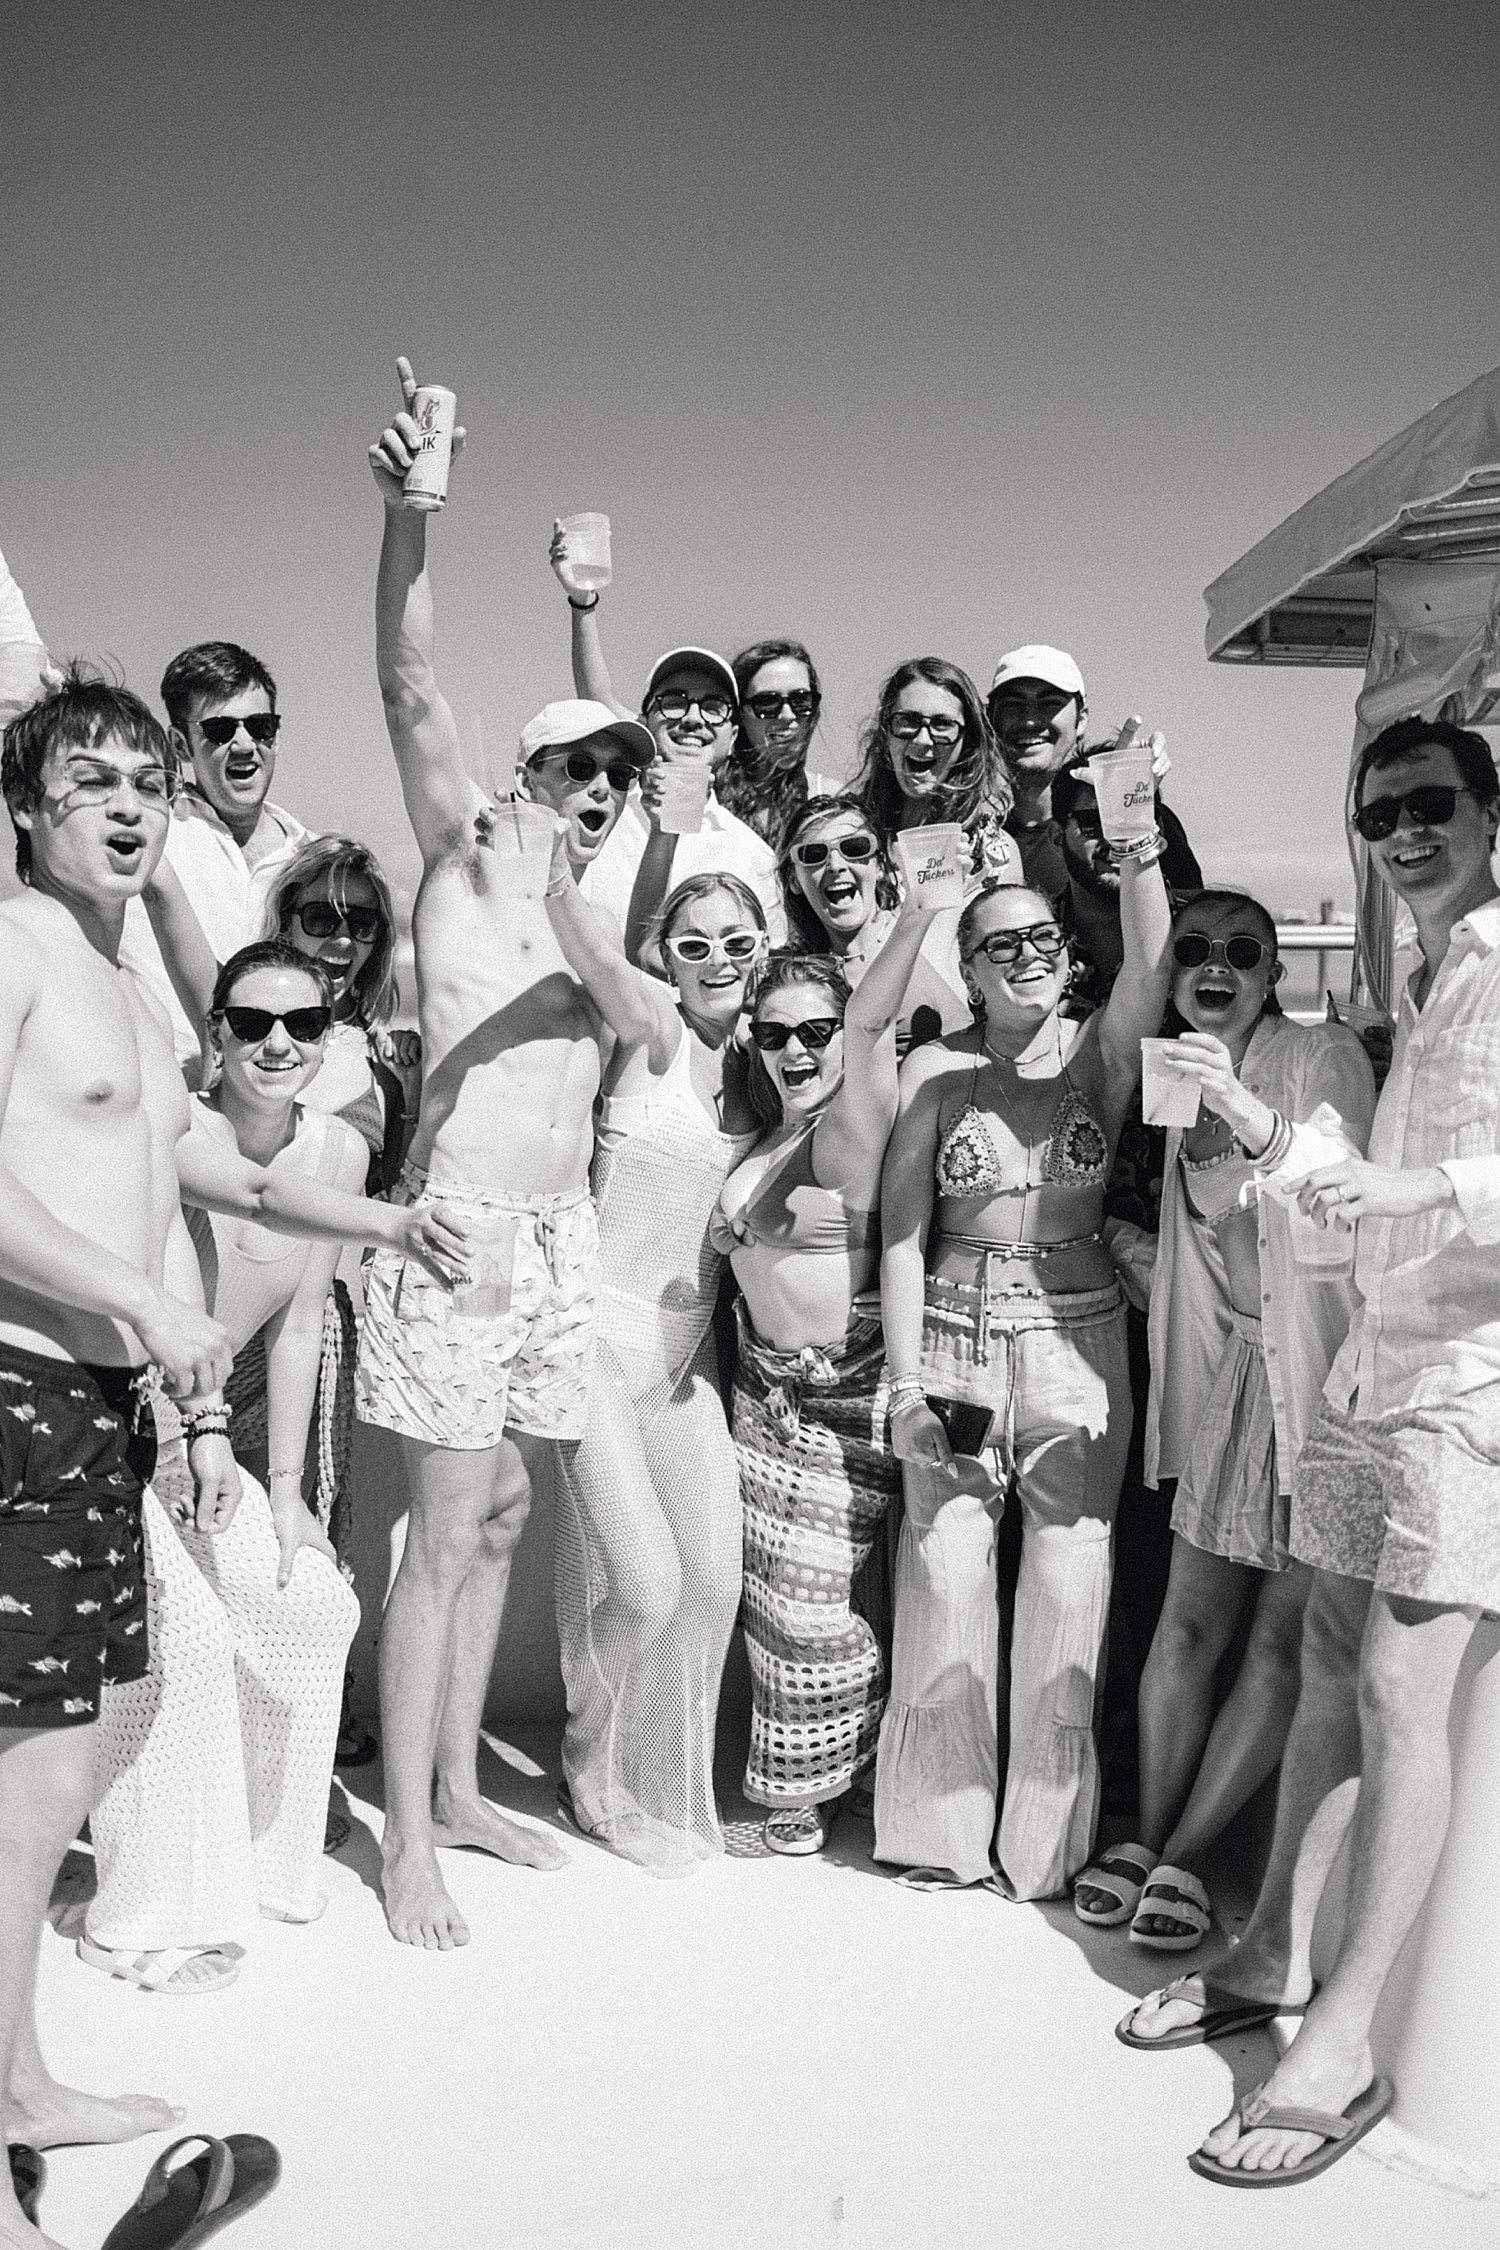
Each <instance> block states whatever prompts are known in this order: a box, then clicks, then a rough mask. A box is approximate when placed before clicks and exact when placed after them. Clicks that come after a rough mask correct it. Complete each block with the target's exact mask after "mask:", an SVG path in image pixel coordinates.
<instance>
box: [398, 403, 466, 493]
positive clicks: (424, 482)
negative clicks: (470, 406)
mask: <svg viewBox="0 0 1500 2250" xmlns="http://www.w3.org/2000/svg"><path fill="white" fill-rule="evenodd" d="M411 411H412V418H413V420H414V421H415V422H416V425H417V428H418V429H419V430H420V431H421V433H422V437H421V444H420V446H419V448H418V452H417V457H416V459H415V461H413V463H412V465H411V467H410V468H409V469H408V470H407V472H406V483H405V486H404V491H405V495H406V505H407V506H408V508H441V507H442V506H443V505H444V503H445V502H446V500H447V498H448V468H449V464H450V462H451V461H452V459H453V425H454V422H455V421H456V419H457V416H458V400H457V398H456V397H455V395H454V393H453V392H452V391H450V390H445V389H444V387H443V385H442V384H441V383H424V384H423V385H422V386H421V388H420V390H419V391H418V392H417V395H416V397H415V398H414V399H413V400H412V402H411Z"/></svg>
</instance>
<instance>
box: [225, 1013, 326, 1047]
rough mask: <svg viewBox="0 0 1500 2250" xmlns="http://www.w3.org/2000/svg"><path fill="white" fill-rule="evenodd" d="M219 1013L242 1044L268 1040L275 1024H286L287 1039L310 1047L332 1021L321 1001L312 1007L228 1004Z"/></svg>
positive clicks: (254, 1044) (246, 1044)
mask: <svg viewBox="0 0 1500 2250" xmlns="http://www.w3.org/2000/svg"><path fill="white" fill-rule="evenodd" d="M221 1013H222V1015H223V1018H224V1021H225V1022H226V1023H227V1024H228V1026H229V1028H230V1030H231V1031H232V1032H233V1033H234V1036H235V1038H236V1039H238V1040H239V1042H240V1044H241V1046H244V1047H254V1046H257V1045H258V1044H259V1042H260V1041H261V1040H262V1039H269V1038H270V1036H271V1030H272V1026H273V1025H275V1024H278V1023H279V1024H284V1025H285V1027H286V1035H287V1037H288V1039H290V1040H293V1041H294V1042H295V1043H296V1045H297V1046H299V1047H310V1046H313V1045H314V1044H315V1043H316V1042H317V1041H318V1040H319V1039H321V1038H323V1037H324V1036H325V1034H326V1032H327V1030H328V1027H329V1025H330V1024H331V1023H332V1021H333V1010H332V1009H331V1008H328V1007H324V1006H322V1005H321V1004H320V1005H319V1006H317V1007H315V1008H237V1007H233V1006H230V1007H228V1008H225V1009H223V1010H222V1011H221Z"/></svg>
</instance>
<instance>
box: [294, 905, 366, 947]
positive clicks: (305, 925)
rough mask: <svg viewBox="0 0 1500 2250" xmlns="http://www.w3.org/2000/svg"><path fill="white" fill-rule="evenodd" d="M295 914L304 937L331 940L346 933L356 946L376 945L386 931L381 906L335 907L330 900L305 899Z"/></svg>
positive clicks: (295, 909) (295, 910)
mask: <svg viewBox="0 0 1500 2250" xmlns="http://www.w3.org/2000/svg"><path fill="white" fill-rule="evenodd" d="M292 913H293V915H294V916H295V918H296V920H297V921H298V922H299V923H300V924H301V926H302V934H303V936H304V937H312V938H324V937H332V936H333V934H334V932H335V931H336V930H347V931H348V932H349V935H350V937H352V938H353V940H354V942H355V944H356V945H373V944H374V943H375V941H376V939H377V938H378V937H379V936H380V933H381V931H382V930H383V929H384V928H385V916H384V915H383V914H382V913H381V911H380V908H379V907H378V906H335V905H334V903H333V900H332V899H331V898H306V899H304V900H303V901H302V904H301V905H300V906H294V907H293V909H292Z"/></svg>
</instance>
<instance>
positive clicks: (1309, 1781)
mask: <svg viewBox="0 0 1500 2250" xmlns="http://www.w3.org/2000/svg"><path fill="white" fill-rule="evenodd" d="M1354 801H1355V806H1356V811H1355V816H1354V817H1355V822H1356V825H1357V826H1358V827H1359V829H1360V832H1361V834H1362V835H1363V836H1364V837H1365V839H1366V841H1367V843H1368V845H1369V848H1370V856H1371V860H1372V862H1373V864H1374V866H1375V868H1376V870H1377V872H1378V873H1379V875H1380V876H1381V878H1382V880H1383V881H1384V882H1386V883H1388V884H1389V885H1390V887H1391V889H1392V890H1393V891H1394V892H1395V894H1396V896H1397V898H1398V899H1399V900H1401V901H1402V902H1404V903H1405V905H1406V906H1408V907H1409V908H1410V910H1411V913H1412V916H1413V918H1414V920H1415V922H1416V927H1417V937H1418V943H1419V946H1420V953H1421V958H1420V961H1419V963H1418V966H1417V967H1416V969H1415V970H1414V971H1413V974H1412V976H1411V979H1410V982H1409V984H1408V985H1407V987H1406V989H1405V991H1404V992H1403V993H1402V995H1401V999H1400V1010H1399V1015H1398V1019H1397V1024H1396V1038H1395V1052H1394V1057H1393V1060H1392V1064H1391V1071H1390V1076H1389V1077H1388V1079H1387V1080H1386V1084H1385V1087H1384V1089H1383V1091H1382V1093H1381V1097H1380V1102H1379V1106H1378V1108H1377V1110H1376V1113H1375V1123H1374V1128H1373V1130H1372V1132H1371V1136H1370V1151H1369V1158H1368V1161H1365V1160H1362V1159H1359V1158H1349V1159H1347V1160H1346V1161H1344V1162H1342V1163H1338V1164H1333V1165H1329V1166H1325V1167H1323V1168H1322V1169H1320V1170H1318V1171H1315V1172H1313V1173H1311V1174H1310V1175H1309V1177H1308V1179H1307V1181H1306V1182H1305V1183H1304V1186H1303V1189H1302V1193H1301V1198H1300V1200H1301V1202H1302V1204H1303V1208H1304V1209H1305V1210H1307V1211H1309V1212H1310V1213H1311V1214H1313V1215H1314V1216H1317V1217H1319V1218H1322V1219H1324V1220H1325V1221H1331V1222H1332V1223H1333V1224H1335V1225H1339V1226H1345V1227H1348V1226H1355V1227H1357V1229H1358V1232H1357V1236H1356V1246H1355V1280H1356V1283H1357V1286H1358V1288H1359V1291H1360V1293H1361V1295H1362V1297H1363V1299H1364V1303H1363V1305H1362V1306H1361V1307H1359V1308H1357V1309H1356V1311H1355V1314H1354V1318H1353V1322H1352V1324H1351V1326H1350V1330H1349V1334H1348V1337H1347V1339H1346V1341H1345V1344H1344V1346H1343V1349H1342V1350H1341V1351H1340V1353H1339V1355H1338V1358H1337V1359H1336V1360H1335V1362H1334V1364H1333V1368H1332V1370H1331V1372H1330V1374H1329V1378H1328V1383H1327V1386H1326V1388H1325V1391H1324V1395H1323V1405H1322V1408H1321V1411H1320V1413H1319V1416H1318V1419H1317V1421H1316V1422H1315V1423H1314V1425H1313V1428H1312V1430H1311V1432H1310V1434H1309V1437H1308V1440H1307V1444H1306V1446H1305V1447H1304V1449H1303V1451H1302V1454H1301V1457H1300V1459H1299V1461H1298V1464H1297V1474H1296V1488H1295V1493H1294V1499H1293V1512H1292V1528H1291V1547H1292V1552H1293V1553H1294V1554H1295V1555H1296V1556H1298V1557H1299V1559H1301V1560H1302V1561H1305V1562H1308V1563H1311V1564H1312V1565H1314V1567H1315V1569H1316V1571H1317V1577H1316V1580H1315V1582H1314V1589H1313V1593H1312V1596H1311V1597H1310V1600H1309V1604H1308V1610H1307V1616H1306V1623H1305V1626H1304V1637H1303V1670H1302V1691H1301V1698H1300V1701H1299V1703H1298V1707H1297V1715H1296V1718H1295V1720H1294V1722H1293V1726H1292V1731H1291V1735H1290V1737H1289V1739H1288V1742H1287V1749H1286V1756H1285V1759H1284V1762H1283V1765H1282V1778H1281V1787H1280V1791H1279V1794H1278V1798H1277V1806H1276V1829H1275V1836H1274V1839H1273V1843H1272V1849H1271V1860H1270V1866H1269V1868H1268V1870H1267V1874H1266V1879H1265V1882H1264V1884H1263V1886H1262V1888H1261V1893H1260V1896H1259V1898H1258V1900H1257V1902H1256V1906H1255V1911H1254V1914H1253V1915H1252V1917H1251V1919H1250V1922H1249V1924H1248V1926H1247V1928H1246V1930H1245V1933H1244V1936H1243V1937H1242V1938H1241V1940H1240V1943H1239V1945H1238V1946H1237V1947H1236V1948H1235V1950H1234V1952H1233V1953H1232V1954H1231V1955H1230V1956H1229V1957H1228V1959H1227V1960H1226V1961H1225V1962H1223V1963H1222V1964H1221V1965H1220V1967H1219V1968H1218V1969H1216V1971H1215V1972H1214V1974H1213V1976H1212V1978H1211V1980H1205V1979H1204V1978H1202V1977H1189V1978H1185V1979H1182V1980H1180V1982H1179V1983H1178V1984H1177V1985H1175V1986H1169V1987H1168V1988H1167V1991H1166V1993H1165V1994H1156V1995H1152V1996H1151V1997H1150V1998H1148V1999H1147V2000H1146V2001H1144V2002H1143V2003H1142V2004H1141V2006H1140V2007H1139V2008H1138V2009H1136V2010H1134V2011H1133V2012H1132V2014H1131V2016H1130V2017H1129V2018H1127V2020H1126V2023H1125V2024H1123V2025H1122V2026H1121V2031H1122V2034H1125V2035H1127V2039H1128V2043H1130V2044H1139V2045H1148V2044H1149V2045H1160V2044H1163V2043H1164V2042H1165V2043H1170V2044H1174V2045H1177V2044H1185V2043H1186V2042H1187V2040H1188V2039H1191V2038H1195V2037H1196V2038H1204V2037H1210V2038H1212V2037H1223V2036H1225V2035H1226V2034H1227V2033H1228V2032H1229V2031H1230V2030H1232V2029H1235V2028H1244V2027H1245V2026H1246V2024H1247V2023H1248V2022H1254V2021H1265V2020H1267V2019H1268V2018H1269V2017H1270V2016H1272V2015H1274V2014H1276V2013H1278V2012H1280V2011H1281V2010H1282V2009H1290V2010H1291V2011H1292V2012H1298V2011H1300V2010H1302V2009H1304V2008H1305V2011H1306V2012H1305V2014H1304V2016H1303V2023H1302V2027H1301V2029H1300V2030H1299V2032H1298V2034H1297V2036H1296V2038H1295V2039H1294V2040H1293V2041H1292V2042H1291V2044H1290V2046H1289V2047H1288V2048H1287V2050H1286V2052H1285V2054H1284V2055H1283V2057H1282V2059H1281V2061H1280V2062H1279V2063H1278V2065H1277V2067H1276V2069H1275V2070H1274V2071H1273V2072H1272V2074H1271V2076H1270V2078H1269V2079H1267V2080H1266V2082H1265V2083H1264V2085H1262V2086H1260V2087H1258V2088H1257V2089H1256V2090H1255V2091H1254V2092H1253V2093H1252V2094H1251V2095H1250V2096H1248V2097H1247V2099H1246V2100H1245V2101H1243V2102H1241V2103H1239V2104H1238V2105H1237V2107H1236V2109H1235V2110H1234V2111H1233V2112H1231V2114H1230V2116H1229V2117H1228V2118H1226V2119H1225V2120H1224V2122H1223V2123H1222V2124H1221V2125H1219V2126H1217V2127H1215V2129H1214V2131H1213V2132H1212V2133H1211V2134H1210V2135H1209V2136H1208V2139H1207V2140H1206V2141H1205V2142H1204V2144H1203V2148H1202V2150H1201V2151H1200V2152H1199V2156H1198V2158H1196V2159H1195V2160H1194V2163H1195V2168H1197V2167H1198V2166H1199V2165H1201V2166H1202V2167H1203V2168H1204V2169H1205V2170H1207V2172H1208V2173H1209V2175H1210V2176H1213V2175H1214V2171H1215V2168H1216V2167H1217V2169H1218V2172H1219V2174H1220V2175H1221V2176H1222V2175H1223V2174H1225V2173H1228V2174H1230V2175H1231V2176H1232V2175H1236V2174H1244V2175H1250V2174H1267V2173H1281V2174H1284V2175H1286V2176H1287V2177H1288V2178H1294V2177H1296V2176H1297V2175H1298V2174H1299V2173H1300V2174H1301V2175H1302V2176H1304V2177H1310V2176H1311V2175H1312V2173H1313V2172H1314V2171H1317V2170H1322V2169H1324V2168H1326V2164H1327V2163H1328V2162H1329V2161H1331V2160H1332V2157H1333V2155H1334V2154H1335V2153H1336V2152H1339V2151H1342V2149H1343V2148H1345V2147H1348V2146H1350V2145H1352V2141H1353V2139H1354V2138H1355V2137H1356V2136H1357V2134H1358V2132H1359V2131H1360V2130H1362V2129H1368V2125H1369V2123H1372V2122H1374V2119H1375V2117H1376V2116H1378V2115H1379V2114H1380V2112H1381V2109H1382V2105H1383V2104H1387V2105H1388V2102H1389V2089H1388V2087H1385V2086H1384V2084H1383V2082H1382V2081H1375V2080H1374V2066H1373V2064H1372V2061H1371V2057H1370V2045H1369V2039H1370V2026H1371V2023H1372V2021H1373V2018H1374V2014H1375V2008H1376V2004H1377V2002H1378V2001H1379V1998H1380V1995H1381V1991H1382V1989H1383V1987H1384V1985H1385V1981H1386V1978H1387V1976H1388V1975H1389V1973H1390V1970H1391V1967H1392V1964H1393V1963H1394V1961H1395V1959H1396V1956H1397V1954H1398V1953H1399V1951H1400V1949H1401V1946H1402V1944H1403V1943H1404V1941H1405V1939H1406V1937H1407V1935H1408V1933H1409V1932H1410V1930H1411V1927H1412V1925H1413V1923H1414V1922H1415V1920H1416V1917H1417V1914H1418V1912H1419V1911H1420V1909H1421V1906H1422V1902H1423V1900H1424V1899H1425V1898H1426V1895H1427V1892H1428V1889H1429V1887H1430V1885H1431V1882H1432V1877H1433V1874H1434V1872H1435V1870H1436V1867H1437V1862H1438V1856H1439V1853H1440V1852H1441V1850H1442V1846H1443V1840H1444V1836H1445V1834H1446V1830H1447V1824H1448V1806H1449V1787H1450V1761H1449V1749H1448V1711H1449V1705H1450V1703H1451V1700H1452V1695H1453V1687H1454V1682H1455V1680H1456V1678H1457V1674H1458V1668H1459V1663H1460V1660H1461V1659H1462V1657H1463V1654H1464V1651H1465V1648H1466V1647H1467V1645H1468V1642H1469V1639H1470V1636H1471V1634H1472V1632H1473V1629H1474V1625H1475V1623H1476V1622H1477V1620H1478V1619H1479V1617H1480V1616H1481V1615H1482V1614H1484V1613H1485V1612H1486V1611H1493V1610H1497V1609H1500V1287H1497V1284H1500V892H1497V887H1496V883H1495V878H1494V875H1493V873H1492V871H1491V853H1492V851H1493V849H1494V845H1495V835H1496V828H1497V824H1500V781H1497V778H1496V773H1495V765H1494V760H1493V758H1492V756H1491V753H1490V749H1489V746H1488V744H1487V743H1486V742H1485V740H1484V738H1483V736H1482V735H1478V734H1474V733H1470V732H1467V731H1466V730H1464V729H1462V728H1459V727H1455V726H1451V725H1448V724H1446V723H1443V722H1439V721H1428V720H1421V719H1405V720H1401V721H1399V722H1398V723H1397V724H1396V725H1394V726H1391V727H1387V728H1386V729H1385V731H1384V732H1383V733H1381V734H1379V735H1377V736H1376V737H1375V739H1374V740H1373V741H1372V742H1371V743H1369V744H1368V745H1367V746H1366V748H1365V751H1364V753H1363V756H1362V758H1361V760H1360V765H1359V770H1358V773H1357V775H1356V780H1355V798H1354ZM1356 1776H1358V1797H1357V1802H1353V1799H1354V1792H1353V1790H1351V1789H1349V1788H1347V1787H1340V1784H1343V1783H1348V1782H1350V1781H1351V1780H1353V1778H1354V1777H1356ZM1351 1809H1352V1813H1353V1834H1352V1839H1351V1851H1350V1867H1351V1876H1350V1893H1349V1907H1348V1920H1347V1926H1346V1929H1345V1933H1344V1939H1343V1943H1342V1945H1341V1947H1340V1950H1339V1955H1338V1959H1337V1961H1336V1963H1335V1965H1334V1967H1333V1969H1332V1971H1331V1972H1330V1974H1329V1976H1328V1978H1327V1980H1326V1982H1325V1983H1324V1984H1323V1985H1322V1987H1321V1988H1320V1990H1319V1991H1318V1992H1317V1994H1316V1996H1315V1997H1314V1996H1312V1980H1311V1970H1310V1964H1309V1948H1310V1944H1311V1925H1312V1921H1313V1917H1314V1915H1315V1913H1316V1910H1317V1905H1318V1900H1319V1897H1320V1896H1321V1893H1322V1889H1323V1884H1324V1881H1325V1880H1326V1877H1327V1873H1328V1870H1329V1868H1330V1867H1331V1865H1332V1862H1333V1859H1334V1857H1335V1855H1336V1853H1337V1850H1338V1847H1339V1844H1340V1842H1341V1841H1342V1838H1343V1834H1344V1830H1345V1828H1346V1827H1347V1825H1348V1822H1349V1817H1350V1812H1351ZM1174 2035H1175V2036H1174ZM1372 2081H1373V2085H1372ZM1287 2110H1293V2111H1300V2112H1306V2111H1309V2110H1311V2111H1314V2112H1318V2113H1321V2114H1322V2115H1324V2116H1325V2117H1326V2118H1327V2119H1328V2120H1329V2122H1330V2125H1331V2124H1332V2121H1333V2120H1335V2119H1343V2120H1345V2121H1346V2123H1347V2125H1348V2126H1350V2127H1352V2128H1353V2130H1352V2131H1350V2132H1347V2133H1341V2134H1337V2135H1336V2134H1334V2133H1333V2132H1331V2131H1330V2132H1328V2133H1319V2132H1317V2131H1314V2130H1309V2129H1298V2128H1297V2127H1295V2126H1293V2125H1290V2124H1286V2125H1277V2124H1275V2123H1269V2124H1268V2123H1259V2124H1258V2123H1257V2120H1258V2119H1264V2118H1265V2117H1266V2116H1267V2114H1268V2113H1277V2112H1284V2111H1287Z"/></svg>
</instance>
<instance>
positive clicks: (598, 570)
mask: <svg viewBox="0 0 1500 2250" xmlns="http://www.w3.org/2000/svg"><path fill="white" fill-rule="evenodd" d="M562 528H563V531H564V533H565V535H566V537H567V542H568V567H569V568H570V569H571V571H572V573H573V576H574V577H575V578H576V579H577V581H578V584H579V586H580V587H581V589H582V590H583V592H584V593H586V594H596V593H598V592H599V590H600V588H601V587H604V586H607V585H608V584H609V582H610V579H611V578H612V577H613V575H614V570H613V566H612V564H611V562H610V559H609V518H608V516H601V515H599V514H597V513H596V512H595V511H593V510H592V509H590V510H588V511H586V512H585V513H584V514H583V515H581V516H564V517H563V518H562Z"/></svg>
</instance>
